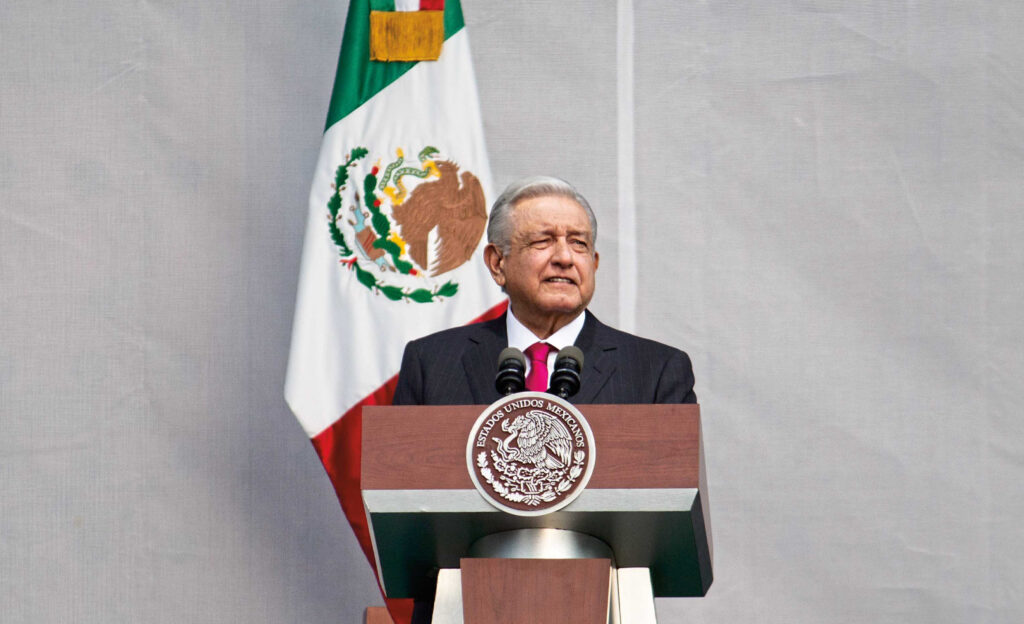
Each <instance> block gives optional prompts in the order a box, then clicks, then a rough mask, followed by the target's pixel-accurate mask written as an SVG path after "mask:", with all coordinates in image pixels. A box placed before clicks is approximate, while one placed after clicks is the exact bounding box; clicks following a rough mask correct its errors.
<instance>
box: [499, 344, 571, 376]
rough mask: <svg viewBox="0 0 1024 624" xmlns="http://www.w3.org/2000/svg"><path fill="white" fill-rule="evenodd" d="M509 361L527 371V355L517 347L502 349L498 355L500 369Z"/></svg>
mask: <svg viewBox="0 0 1024 624" xmlns="http://www.w3.org/2000/svg"><path fill="white" fill-rule="evenodd" d="M581 355H582V354H581ZM509 360H515V361H516V362H519V367H520V368H522V369H523V370H524V371H525V370H526V355H524V354H523V352H522V351H520V350H519V349H516V348H515V347H505V348H504V349H502V350H501V353H500V354H498V368H499V369H500V368H502V367H503V366H505V363H506V362H508V361H509Z"/></svg>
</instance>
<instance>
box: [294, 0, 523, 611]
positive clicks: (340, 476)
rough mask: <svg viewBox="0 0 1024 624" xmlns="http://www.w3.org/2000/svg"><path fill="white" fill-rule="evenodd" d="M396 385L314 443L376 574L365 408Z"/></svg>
mask: <svg viewBox="0 0 1024 624" xmlns="http://www.w3.org/2000/svg"><path fill="white" fill-rule="evenodd" d="M421 1H425V0H421ZM507 305H508V302H507V301H504V302H502V303H499V304H498V305H496V306H494V307H493V308H491V309H490V310H488V311H486V312H484V313H483V314H481V315H480V316H479V317H477V318H475V319H473V321H472V322H471V323H469V324H472V323H480V322H482V321H489V320H491V319H495V318H498V317H499V316H501V315H502V314H504V313H505V308H506V307H507ZM397 384H398V375H395V376H394V377H392V378H391V379H389V380H387V381H386V382H385V383H384V385H382V386H381V387H379V388H377V389H376V390H375V391H374V392H373V393H371V394H370V395H369V396H367V397H366V398H365V399H363V400H362V401H360V402H359V403H357V404H356V405H355V406H354V407H352V409H350V410H348V411H347V412H345V415H344V416H342V417H341V418H339V419H338V420H336V421H334V424H333V425H331V426H330V427H328V428H327V429H325V430H324V431H323V432H321V433H320V434H319V435H317V436H316V437H315V438H313V440H312V442H313V448H315V449H316V453H317V455H319V456H320V461H321V462H322V463H323V465H324V470H326V471H327V474H328V476H329V477H330V478H331V484H332V485H334V491H335V493H336V494H337V495H338V500H339V501H341V509H342V511H343V512H344V513H345V517H346V518H347V519H348V522H349V524H351V525H352V530H353V531H354V532H355V534H356V539H357V540H358V541H359V547H360V548H362V549H363V554H364V555H366V558H367V560H369V562H370V566H371V567H372V568H373V569H374V572H376V570H377V566H376V564H375V563H374V559H373V545H372V543H371V541H370V528H369V524H368V522H367V519H366V509H365V508H364V507H363V495H362V491H361V489H360V487H359V471H360V462H361V461H362V457H363V451H362V438H363V406H365V405H391V399H393V398H394V396H395V386H396V385H397ZM377 583H378V584H380V579H377ZM386 602H387V605H388V611H390V612H391V617H392V619H394V620H395V622H396V624H403V623H404V622H408V621H409V619H410V618H411V617H412V600H405V599H387V600H386Z"/></svg>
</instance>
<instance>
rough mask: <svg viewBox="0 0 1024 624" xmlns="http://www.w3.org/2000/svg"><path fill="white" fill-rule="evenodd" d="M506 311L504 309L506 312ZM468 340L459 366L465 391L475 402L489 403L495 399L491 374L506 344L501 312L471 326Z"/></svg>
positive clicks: (495, 392) (495, 393)
mask: <svg viewBox="0 0 1024 624" xmlns="http://www.w3.org/2000/svg"><path fill="white" fill-rule="evenodd" d="M506 314H507V312H506ZM473 327H474V328H475V329H476V331H474V332H471V333H470V335H469V342H470V344H469V345H468V346H467V347H466V351H465V353H463V355H462V367H463V370H464V371H466V378H467V379H468V380H469V391H470V393H471V394H472V395H473V403H474V404H476V405H490V404H491V403H493V402H495V401H497V400H498V391H497V390H496V389H495V388H494V376H495V374H497V372H498V361H497V358H498V354H499V353H501V350H502V349H504V348H505V347H507V346H508V333H507V331H506V329H505V315H504V314H502V315H501V316H500V317H498V318H496V319H494V320H492V321H487V322H484V323H478V324H476V325H474V326H473Z"/></svg>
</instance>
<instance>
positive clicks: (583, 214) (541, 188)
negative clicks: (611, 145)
mask: <svg viewBox="0 0 1024 624" xmlns="http://www.w3.org/2000/svg"><path fill="white" fill-rule="evenodd" d="M596 235H597V220H596V219H595V217H594V213H593V211H592V210H591V209H590V204H589V203H588V202H587V200H586V199H585V198H584V197H583V196H582V195H580V194H579V192H578V191H576V189H575V188H573V187H572V185H570V184H569V183H568V182H566V181H564V180H561V179H558V178H552V177H547V176H540V177H534V178H528V179H525V180H522V181H519V182H516V183H513V184H512V185H510V186H509V187H508V188H507V189H505V192H504V193H502V194H501V196H500V197H499V198H498V200H497V201H496V202H495V203H494V207H493V208H492V210H491V215H490V219H489V221H488V224H487V241H488V245H487V247H486V248H485V249H484V261H485V262H486V263H487V268H488V269H489V270H490V272H491V276H492V277H493V278H494V281H495V283H497V284H498V286H500V287H501V288H502V289H503V290H504V291H505V292H506V293H508V298H509V311H508V312H507V313H506V314H505V315H504V316H502V317H501V318H498V319H495V320H493V321H488V322H485V323H479V324H476V325H469V326H466V327H458V328H455V329H450V330H446V331H442V332H439V333H436V334H433V335H431V336H427V337H425V338H422V339H420V340H415V341H413V342H410V343H409V344H408V345H407V346H406V349H405V355H404V357H403V359H402V369H401V371H400V372H399V375H398V387H397V389H396V391H395V397H394V404H395V405H466V404H477V405H489V404H491V403H493V402H494V401H496V400H498V399H499V398H500V395H499V393H498V391H497V389H496V388H495V387H494V377H495V374H496V373H497V369H498V362H497V358H498V354H499V353H501V351H502V349H504V348H505V347H509V346H512V347H517V348H519V349H520V350H522V351H524V352H525V353H526V354H527V356H528V359H529V362H528V369H527V387H528V389H540V390H544V389H547V387H548V381H549V379H550V372H551V370H552V369H553V365H554V360H555V356H556V355H557V353H558V351H559V350H560V349H562V348H563V347H566V346H569V345H576V346H577V347H579V348H580V349H581V350H582V351H583V354H584V365H583V370H582V371H581V375H580V376H581V384H580V391H579V393H578V394H577V395H576V396H574V397H572V398H571V400H572V402H574V403H695V402H696V401H697V397H696V395H695V394H694V392H693V368H692V366H691V364H690V358H689V357H688V356H687V355H686V354H685V353H683V352H682V351H680V350H678V349H674V348H672V347H668V346H666V345H663V344H660V343H657V342H654V341H652V340H647V339H644V338H640V337H637V336H633V335H632V334H627V333H625V332H621V331H618V330H615V329H612V328H611V327H608V326H607V325H604V324H603V323H601V322H600V321H598V320H597V318H596V317H595V316H594V315H593V314H591V313H590V312H588V311H587V309H586V308H587V305H588V304H589V303H590V299H591V298H592V297H593V295H594V275H595V273H596V271H597V267H598V264H599V260H600V256H599V254H598V253H597V251H596V250H595V248H594V241H595V238H596Z"/></svg>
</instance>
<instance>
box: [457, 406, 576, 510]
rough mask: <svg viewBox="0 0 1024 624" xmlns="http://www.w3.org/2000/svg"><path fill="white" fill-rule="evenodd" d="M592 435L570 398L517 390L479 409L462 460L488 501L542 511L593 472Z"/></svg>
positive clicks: (563, 501) (560, 502) (557, 505)
mask: <svg viewBox="0 0 1024 624" xmlns="http://www.w3.org/2000/svg"><path fill="white" fill-rule="evenodd" d="M595 457H596V449H595V447H594V434H593V432H592V431H591V430H590V425H589V424H588V423H587V421H586V419H585V418H584V417H583V414H581V413H580V411H579V410H578V409H576V408H575V407H574V406H573V405H572V404H571V403H569V402H568V401H565V400H564V399H560V398H559V397H557V396H555V395H553V394H547V393H545V392H520V393H518V394H511V395H509V396H507V397H504V398H502V399H499V400H498V401H495V402H494V403H492V404H491V405H490V406H489V407H488V408H487V409H485V410H484V411H483V413H482V414H480V418H478V419H477V420H476V424H474V425H473V428H472V430H471V431H470V433H469V440H468V441H467V442H466V465H467V467H468V468H469V475H470V477H471V478H472V479H473V484H474V485H476V489H477V491H478V492H480V494H482V495H483V497H484V499H485V500H487V502H488V503H490V504H491V505H494V506H495V507H497V508H498V509H500V510H502V511H505V512H508V513H510V514H515V515H517V516H541V515H544V514H547V513H551V512H553V511H556V510H558V509H561V508H562V507H565V506H566V505H568V504H569V503H571V502H572V501H573V500H574V499H575V498H576V497H577V496H579V494H580V492H582V491H583V488H585V487H586V485H587V482H588V481H590V475H591V473H592V472H593V471H594V460H595Z"/></svg>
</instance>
